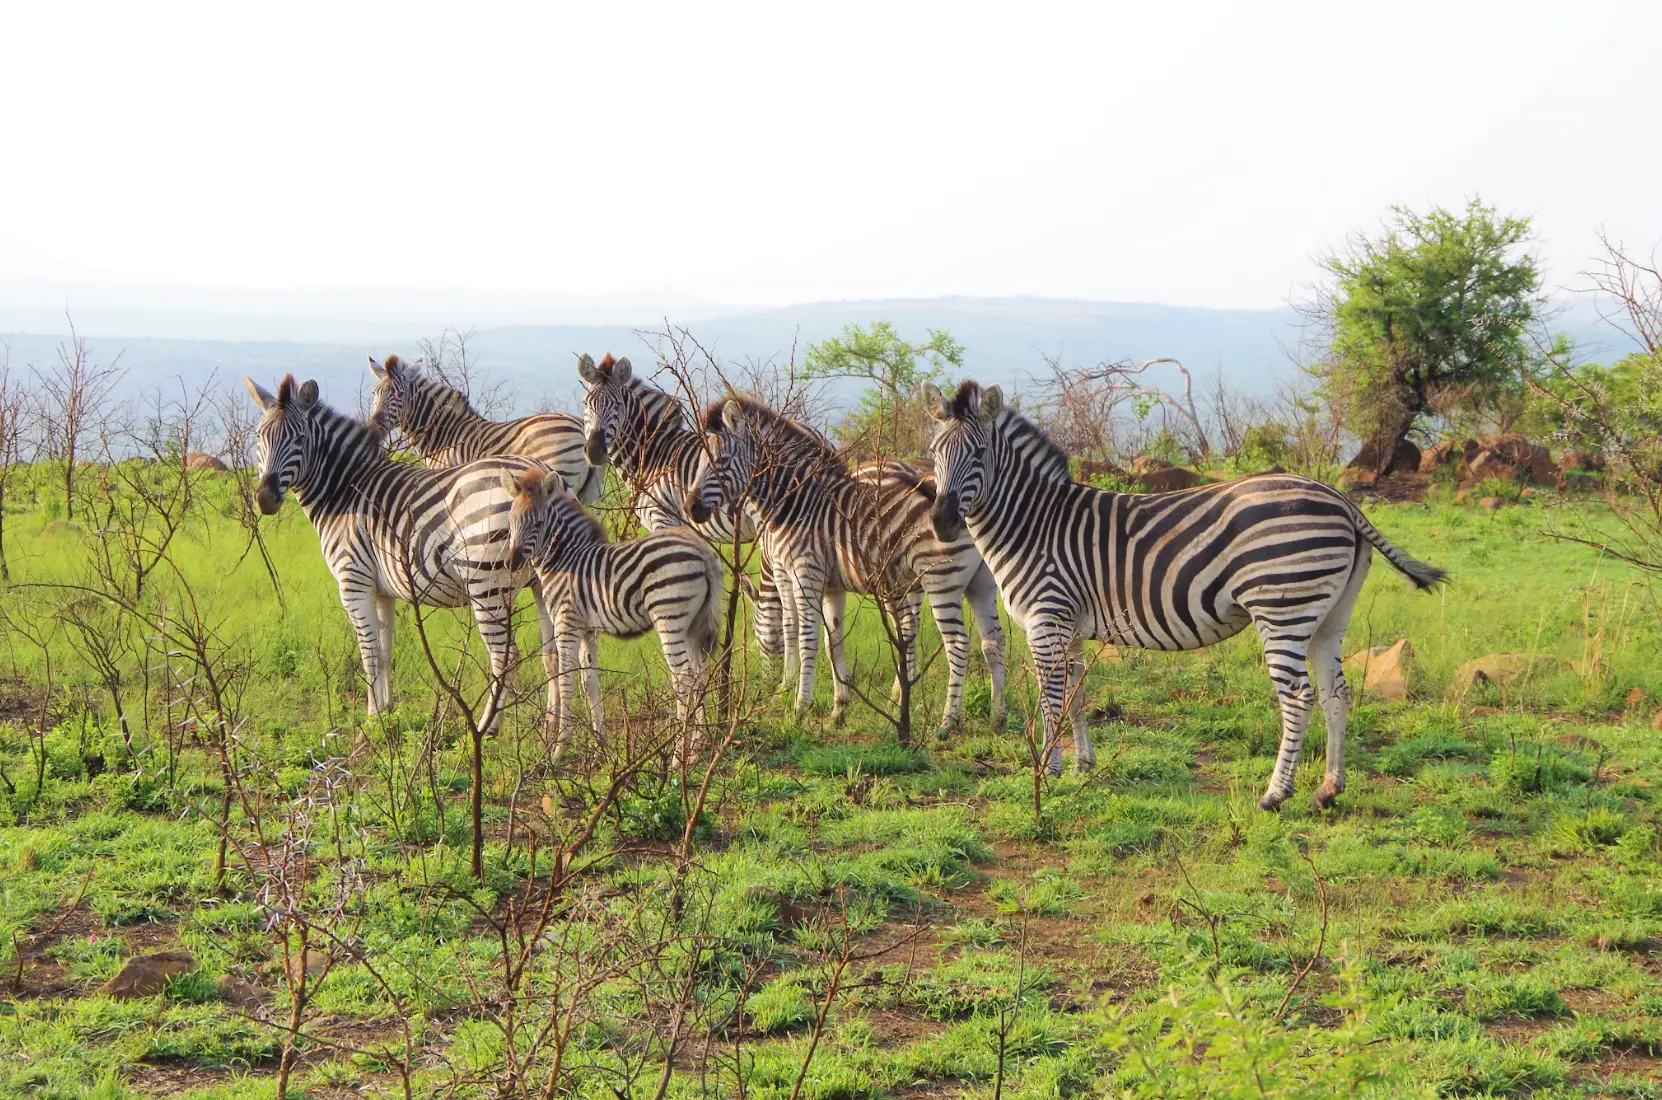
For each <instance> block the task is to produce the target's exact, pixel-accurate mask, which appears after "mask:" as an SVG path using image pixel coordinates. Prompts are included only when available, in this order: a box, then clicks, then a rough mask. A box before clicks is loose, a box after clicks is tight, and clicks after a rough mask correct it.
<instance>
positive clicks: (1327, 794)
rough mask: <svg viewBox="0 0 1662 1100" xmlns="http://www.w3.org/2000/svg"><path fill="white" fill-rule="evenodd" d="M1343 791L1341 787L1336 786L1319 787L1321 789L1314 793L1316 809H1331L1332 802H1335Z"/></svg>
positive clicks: (1326, 784) (1324, 784)
mask: <svg viewBox="0 0 1662 1100" xmlns="http://www.w3.org/2000/svg"><path fill="white" fill-rule="evenodd" d="M1343 791H1344V788H1343V787H1341V786H1338V785H1336V784H1329V783H1323V784H1322V785H1321V787H1320V788H1319V789H1318V790H1317V791H1316V809H1318V810H1327V809H1331V808H1332V806H1333V803H1334V800H1336V799H1337V798H1338V797H1339V795H1340V794H1341V793H1342V792H1343Z"/></svg>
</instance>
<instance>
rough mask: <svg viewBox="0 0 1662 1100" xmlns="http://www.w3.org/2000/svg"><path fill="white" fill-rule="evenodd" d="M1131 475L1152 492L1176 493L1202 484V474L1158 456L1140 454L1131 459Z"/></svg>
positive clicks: (1146, 489)
mask: <svg viewBox="0 0 1662 1100" xmlns="http://www.w3.org/2000/svg"><path fill="white" fill-rule="evenodd" d="M1131 475H1132V478H1133V479H1134V480H1136V481H1137V482H1138V483H1139V484H1141V485H1142V487H1143V489H1144V490H1145V491H1146V492H1150V493H1174V492H1176V491H1177V490H1179V489H1190V488H1193V487H1194V486H1196V485H1199V484H1200V475H1199V474H1197V473H1195V472H1194V471H1193V470H1189V469H1185V468H1184V467H1182V466H1173V465H1172V464H1171V463H1169V462H1164V461H1162V460H1160V459H1158V458H1151V457H1150V456H1148V455H1138V456H1137V457H1136V458H1134V459H1132V460H1131Z"/></svg>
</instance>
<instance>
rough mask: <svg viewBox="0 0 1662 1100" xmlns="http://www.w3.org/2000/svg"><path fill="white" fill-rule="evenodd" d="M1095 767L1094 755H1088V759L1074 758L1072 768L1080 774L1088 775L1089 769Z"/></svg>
mask: <svg viewBox="0 0 1662 1100" xmlns="http://www.w3.org/2000/svg"><path fill="white" fill-rule="evenodd" d="M1095 767H1096V757H1094V756H1093V757H1090V758H1089V759H1086V760H1078V759H1075V760H1074V762H1073V770H1074V771H1075V772H1078V773H1079V774H1080V775H1090V774H1091V770H1092V769H1093V768H1095Z"/></svg>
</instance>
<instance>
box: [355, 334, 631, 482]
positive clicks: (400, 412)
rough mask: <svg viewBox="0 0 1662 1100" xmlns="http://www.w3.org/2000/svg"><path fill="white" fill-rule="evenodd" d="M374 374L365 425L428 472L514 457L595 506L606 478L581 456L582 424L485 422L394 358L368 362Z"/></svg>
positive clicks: (451, 391) (526, 419) (549, 419)
mask: <svg viewBox="0 0 1662 1100" xmlns="http://www.w3.org/2000/svg"><path fill="white" fill-rule="evenodd" d="M369 369H370V372H371V373H372V374H374V375H375V390H374V393H373V394H372V396H371V404H370V421H371V422H372V423H375V424H379V425H381V426H382V427H383V428H385V429H386V430H387V431H388V432H389V433H390V432H391V431H392V430H393V429H397V430H399V431H402V432H403V433H404V434H405V435H406V436H408V437H409V440H410V442H411V443H412V444H414V445H415V448H416V449H417V450H418V451H420V452H421V457H422V459H423V461H425V463H426V464H427V465H428V466H433V467H438V468H444V467H447V466H460V465H461V464H462V463H464V462H475V461H477V460H479V459H481V458H493V457H495V456H497V455H519V456H520V457H522V458H532V459H536V460H537V461H538V462H541V463H542V464H543V465H545V466H547V467H548V468H549V469H551V470H553V471H554V472H555V473H557V474H559V475H560V479H561V480H562V481H564V482H565V483H566V487H567V488H569V489H570V490H571V491H572V492H573V493H576V494H577V496H578V498H579V499H580V500H582V501H583V502H584V503H586V504H593V503H595V502H596V501H598V500H599V499H600V491H601V489H602V488H603V485H604V480H605V479H604V472H603V471H601V470H598V469H595V468H594V467H592V466H590V465H589V464H588V460H587V459H585V458H584V457H583V425H582V422H581V421H579V420H578V419H577V418H576V417H575V416H568V415H567V414H565V413H538V414H536V415H535V416H522V417H520V418H519V419H518V420H487V419H486V418H485V417H483V416H481V415H479V413H478V412H476V411H475V410H474V408H473V406H472V405H471V404H469V402H468V399H467V395H466V394H464V393H463V392H462V391H461V390H458V389H456V388H455V387H454V386H451V385H449V384H448V383H446V382H445V381H444V380H443V379H440V378H437V377H435V376H433V375H431V374H429V373H427V372H426V371H425V370H423V369H422V367H421V363H420V361H419V360H418V361H416V362H415V363H406V362H404V361H403V360H401V359H399V358H398V356H396V355H389V356H387V361H386V363H385V364H384V365H383V364H381V363H377V362H376V361H375V359H374V358H373V357H372V358H371V359H370V360H369Z"/></svg>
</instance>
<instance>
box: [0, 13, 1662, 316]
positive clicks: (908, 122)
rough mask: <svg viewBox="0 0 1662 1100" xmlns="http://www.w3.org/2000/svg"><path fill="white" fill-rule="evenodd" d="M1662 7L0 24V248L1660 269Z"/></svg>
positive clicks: (1026, 272)
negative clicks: (1618, 260) (1419, 255)
mask: <svg viewBox="0 0 1662 1100" xmlns="http://www.w3.org/2000/svg"><path fill="white" fill-rule="evenodd" d="M1659 32H1662V3H1656V2H1655V0H1649V2H1633V3H1616V2H1611V0H1602V2H1599V3H1593V4H1565V3H1563V2H1561V0H1555V2H1549V3H1534V2H1531V3H1518V2H1511V3H1495V4H1477V3H1462V2H1458V0H1439V2H1435V3H1401V2H1393V3H1389V4H1382V3H1370V4H1358V3H1347V2H1334V0H1326V2H1321V3H1310V4H1286V3H1281V4H1267V3H1262V2H1260V3H1240V2H1238V0H1233V2H1224V3H1216V4H1181V3H1166V4H1137V5H1129V4H1111V3H1090V4H1078V5H1074V4H1067V5H1060V4H1058V5H1049V4H1039V3H1032V2H1025V3H1010V2H1004V3H999V4H994V5H984V6H983V5H970V4H965V3H950V4H940V5H934V4H905V3H895V2H889V3H881V4H871V5H866V4H859V3H849V2H838V3H834V4H817V5H808V4H800V3H798V4H791V3H778V2H777V0H774V2H771V3H766V4H756V5H738V4H720V5H713V4H688V3H677V4H665V5H640V4H597V3H583V4H571V5H568V4H548V3H543V4H535V5H524V6H520V5H493V4H456V3H448V4H443V5H432V6H428V5H416V4H410V3H400V4H396V5H391V4H389V5H385V6H381V5H368V4H356V3H343V2H339V0H336V2H332V3H327V4H317V5H313V4H306V3H293V2H288V3H281V4H275V3H274V4H264V5H250V4H227V3H224V2H223V0H219V2H216V3H212V4H203V5H200V6H186V5H179V4H168V3H151V4H133V3H131V2H122V3H119V4H117V3H111V4H81V3H71V2H64V0H53V2H45V0H40V2H29V0H19V2H16V3H8V4H5V5H4V6H3V8H0V104H3V106H0V123H3V125H0V142H3V145H0V150H3V152H0V158H3V161H4V165H5V166H4V169H3V170H0V241H9V242H10V243H11V244H12V245H13V246H14V247H15V246H21V248H22V249H25V250H28V251H29V252H33V253H38V254H40V255H41V256H44V257H47V258H49V259H50V260H52V261H56V262H59V263H62V264H68V265H78V266H82V267H85V268H90V269H96V270H100V271H104V272H110V273H114V274H116V275H118V276H120V277H122V278H138V279H143V280H153V281H160V282H169V283H185V284H204V285H235V286H245V287H270V288H276V287H295V286H334V285H350V286H381V287H423V288H469V289H488V288H514V289H535V290H546V291H565V292H577V293H584V294H608V293H616V292H626V291H638V290H650V291H654V292H664V293H673V294H676V295H684V296H692V297H696V298H698V299H702V300H706V301H717V302H732V303H744V304H761V303H785V302H792V301H803V300H810V299H819V298H851V297H879V296H896V295H940V294H985V295H1004V294H1032V295H1057V296H1075V297H1090V298H1107V299H1125V300H1138V301H1163V302H1171V303H1179V304H1189V305H1212V306H1273V305H1277V304H1281V303H1283V302H1284V301H1285V300H1286V299H1287V297H1288V295H1289V293H1290V292H1292V291H1294V290H1296V289H1297V288H1298V287H1299V286H1301V285H1302V284H1303V283H1304V282H1306V281H1307V280H1308V279H1309V278H1310V275H1311V270H1312V269H1311V264H1310V257H1311V256H1312V255H1313V254H1314V253H1315V252H1317V251H1318V250H1320V249H1321V248H1323V247H1324V246H1327V245H1332V244H1334V243H1336V242H1338V241H1339V240H1340V239H1341V238H1342V237H1343V235H1344V234H1345V233H1346V232H1347V231H1350V230H1352V229H1356V228H1368V227H1374V226H1377V224H1378V221H1379V218H1380V216H1381V214H1382V213H1383V211H1384V210H1385V208H1386V207H1387V206H1388V205H1389V204H1391V203H1407V204H1410V205H1414V206H1424V205H1426V204H1429V203H1434V202H1435V203H1442V204H1445V205H1457V204H1461V203H1463V202H1464V201H1465V199H1466V198H1467V197H1468V196H1470V195H1472V194H1474V193H1477V194H1481V195H1482V196H1483V197H1484V198H1485V199H1487V200H1490V201H1492V202H1493V203H1495V204H1497V205H1499V206H1500V207H1501V208H1502V209H1504V210H1506V211H1509V212H1518V213H1526V214H1530V215H1532V216H1534V218H1535V220H1536V225H1537V228H1538V231H1539V234H1540V248H1541V251H1542V253H1543V255H1544V257H1545V259H1546V260H1547V263H1548V267H1549V270H1550V272H1551V274H1552V276H1553V277H1554V281H1555V282H1558V283H1569V282H1573V281H1574V278H1575V273H1576V271H1577V270H1578V269H1579V267H1580V266H1581V265H1582V264H1583V263H1584V261H1585V259H1586V257H1587V256H1588V255H1589V254H1590V253H1591V252H1592V250H1593V247H1594V243H1595V241H1594V233H1595V231H1596V230H1597V229H1598V228H1599V227H1600V226H1604V227H1607V228H1608V229H1609V230H1610V231H1611V232H1612V233H1613V234H1615V235H1618V236H1621V237H1623V238H1625V239H1626V240H1627V241H1628V242H1629V243H1630V244H1637V245H1641V246H1642V247H1644V248H1646V249H1648V248H1650V247H1652V246H1653V245H1655V244H1656V243H1657V242H1658V241H1662V201H1659V200H1658V194H1659V190H1658V184H1659V181H1662V143H1659V142H1658V141H1657V132H1658V125H1657V124H1658V121H1659V109H1658V106H1657V100H1656V85H1655V53H1654V51H1655V47H1656V43H1657V42H1658V41H1659V40H1662V33H1659Z"/></svg>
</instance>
